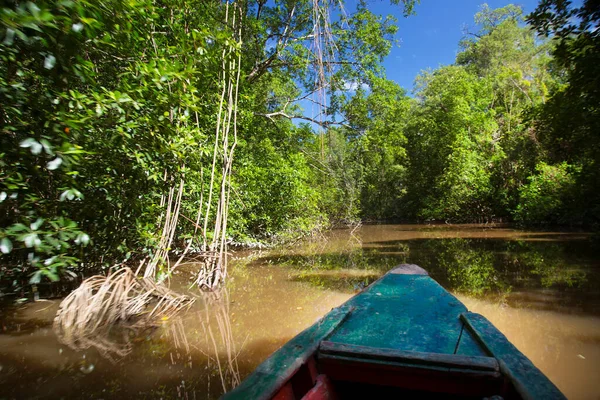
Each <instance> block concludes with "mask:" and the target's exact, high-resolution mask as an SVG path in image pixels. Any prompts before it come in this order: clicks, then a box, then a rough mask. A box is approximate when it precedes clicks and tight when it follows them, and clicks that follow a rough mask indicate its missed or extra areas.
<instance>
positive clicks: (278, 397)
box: [273, 382, 296, 400]
mask: <svg viewBox="0 0 600 400" xmlns="http://www.w3.org/2000/svg"><path fill="white" fill-rule="evenodd" d="M295 399H296V396H294V389H293V388H292V384H291V383H290V382H288V383H286V384H285V385H283V387H282V388H281V389H279V391H278V392H277V393H276V394H275V396H273V400H295Z"/></svg>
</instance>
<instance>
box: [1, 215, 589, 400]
mask: <svg viewBox="0 0 600 400" xmlns="http://www.w3.org/2000/svg"><path fill="white" fill-rule="evenodd" d="M599 250H600V240H599V239H598V237H597V236H593V235H591V234H588V233H585V232H554V231H523V230H517V229H511V228H509V227H504V226H491V225H365V226H362V227H360V228H357V229H355V230H353V231H351V230H349V229H344V230H335V231H332V232H330V233H328V234H326V235H324V236H322V237H319V238H315V239H314V240H311V241H308V242H303V243H300V244H296V245H294V246H292V247H288V248H286V249H280V250H270V251H259V252H249V251H244V252H234V253H233V254H232V256H231V260H230V263H229V265H230V279H229V281H228V284H227V287H226V288H224V289H223V290H221V291H219V292H218V293H213V294H210V295H202V294H200V293H199V292H197V291H196V290H194V289H189V285H190V282H191V280H192V279H193V277H194V271H195V269H196V268H197V266H196V265H194V263H193V262H190V263H188V264H186V265H184V266H182V267H181V269H180V270H179V271H178V273H177V274H176V275H175V276H174V277H173V279H172V280H171V288H172V289H174V290H176V291H179V292H183V293H189V294H191V295H194V296H195V297H197V299H196V301H195V303H194V304H193V305H192V306H191V307H190V308H189V310H187V311H185V312H184V313H182V314H180V315H179V316H177V317H174V318H171V319H166V320H164V321H161V322H160V324H159V325H158V326H156V327H153V328H148V329H145V330H143V331H140V330H137V331H132V330H123V329H115V330H114V332H113V334H112V335H111V336H110V337H104V338H97V339H95V341H93V343H94V345H93V346H92V347H89V348H87V349H84V350H74V349H73V348H72V345H73V344H72V343H65V342H64V341H62V342H61V341H59V339H58V338H57V336H56V335H55V333H54V332H53V329H52V320H53V318H54V315H55V313H56V310H57V308H58V304H59V302H60V300H59V299H58V300H57V299H52V300H43V301H39V302H35V303H29V304H26V305H24V306H20V307H12V308H4V309H2V310H0V327H1V329H2V330H1V331H0V399H2V398H7V399H9V398H86V399H90V398H98V399H101V398H105V399H109V398H125V397H127V398H149V399H160V398H165V399H166V398H184V399H204V398H218V397H219V396H220V395H221V394H222V393H223V392H224V391H225V390H229V389H230V388H232V387H233V386H235V385H236V384H237V383H238V382H239V380H240V379H243V378H244V377H245V376H246V375H247V374H249V373H250V372H251V371H252V369H253V368H255V367H256V366H257V365H258V364H259V363H260V362H261V361H262V360H264V359H265V358H266V357H267V356H268V355H269V354H270V353H272V352H273V351H275V350H276V349H277V348H278V347H280V346H281V345H282V344H284V343H285V342H286V341H288V340H289V339H290V338H292V337H293V336H294V335H296V334H297V333H298V332H300V331H301V330H303V329H304V328H306V327H308V326H310V325H311V324H312V323H313V322H314V321H315V320H317V319H318V318H319V317H321V316H322V315H324V314H325V313H326V312H328V311H329V310H330V309H331V308H333V307H336V306H338V305H340V304H342V303H343V302H344V301H346V300H347V299H349V298H350V297H351V296H352V295H353V294H354V293H356V292H358V291H360V290H361V289H362V288H363V287H365V286H366V285H368V284H369V283H371V282H372V281H374V280H375V279H377V278H378V277H379V276H381V275H382V274H384V273H385V272H386V271H388V270H389V269H390V268H392V267H393V266H395V265H397V264H399V263H405V262H407V263H413V264H418V265H420V266H422V267H423V268H425V269H427V270H428V271H429V273H430V274H431V276H432V277H433V278H435V279H436V280H437V281H438V282H439V283H440V284H441V285H442V286H444V287H445V288H446V289H448V290H449V291H451V292H452V293H454V294H455V295H456V296H457V297H458V298H459V299H460V300H461V301H462V302H463V303H464V304H465V305H466V306H467V308H469V309H470V310H471V311H474V312H478V313H480V314H483V315H484V316H485V317H487V318H488V319H489V320H490V321H491V322H492V323H494V324H495V325H496V326H497V327H498V328H499V329H500V330H501V331H502V332H503V333H504V334H505V335H506V336H507V337H508V338H509V340H511V341H512V342H513V344H515V345H516V346H517V347H518V348H519V349H520V350H521V351H522V352H523V353H524V354H525V355H526V356H527V357H529V358H530V359H531V361H533V363H534V364H535V365H536V366H538V368H540V369H541V370H542V371H543V372H544V373H545V374H546V375H547V376H548V377H549V378H550V379H551V380H552V381H553V382H554V383H555V384H556V385H557V386H558V387H559V388H560V389H561V390H562V391H563V392H564V393H565V394H566V395H567V396H568V397H569V398H571V399H596V400H597V399H600V256H599V254H600V253H599Z"/></svg>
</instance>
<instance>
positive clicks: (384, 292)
mask: <svg viewBox="0 0 600 400" xmlns="http://www.w3.org/2000/svg"><path fill="white" fill-rule="evenodd" d="M347 304H349V305H351V306H353V307H355V310H354V312H353V313H352V315H350V316H349V317H348V319H347V320H346V321H345V322H344V324H343V325H341V326H340V327H339V328H338V329H337V330H336V331H335V332H334V333H333V334H332V335H331V337H330V338H328V340H330V341H332V342H336V343H346V344H352V345H357V346H369V347H383V348H392V349H397V350H408V351H420V352H427V353H442V354H454V352H455V350H456V348H457V343H458V340H459V336H460V333H461V328H462V324H461V321H460V319H459V316H460V314H461V313H463V312H466V311H467V309H466V307H465V306H464V305H463V304H462V303H461V302H460V301H458V300H457V299H456V298H455V297H454V296H452V295H451V294H450V293H448V292H447V291H446V290H445V289H444V288H442V287H441V286H440V285H439V284H438V283H437V282H436V281H434V280H433V279H431V278H430V277H429V276H425V275H398V274H386V275H385V276H384V277H382V278H381V279H380V280H378V281H377V282H375V283H374V284H373V285H371V286H370V287H369V288H367V290H365V291H364V292H363V293H361V294H360V295H358V296H355V297H354V298H352V299H351V300H349V301H348V303H347ZM478 355H481V354H478Z"/></svg>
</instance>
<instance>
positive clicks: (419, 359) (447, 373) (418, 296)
mask: <svg viewBox="0 0 600 400" xmlns="http://www.w3.org/2000/svg"><path fill="white" fill-rule="evenodd" d="M224 398H225V399H276V400H288V399H306V400H310V399H345V398H368V399H379V398H419V399H422V398H443V399H448V398H450V399H459V398H460V399H462V398H468V399H485V398H487V399H495V400H496V399H564V398H565V397H564V395H563V394H562V393H561V392H560V391H559V390H558V388H557V387H556V386H554V384H552V382H550V380H549V379H548V378H546V376H545V375H544V374H542V372H540V371H539V370H538V369H537V368H536V367H535V366H534V365H533V364H532V363H531V361H529V359H527V357H525V356H524V355H523V354H522V353H521V352H520V351H519V350H517V348H516V347H515V346H513V345H512V344H511V343H510V342H509V341H508V340H507V339H506V337H505V336H504V335H503V334H502V333H500V332H499V331H498V330H497V329H496V328H495V327H494V326H493V325H492V324H491V323H490V322H489V321H488V320H487V319H485V318H484V317H483V316H481V315H479V314H475V313H471V312H469V311H467V309H466V307H465V306H464V305H463V304H462V303H461V302H460V301H458V300H457V299H456V298H455V297H454V296H452V295H451V294H450V293H448V292H447V291H446V290H444V289H443V288H442V287H441V286H440V285H439V284H438V283H437V282H435V281H434V280H433V279H431V278H430V277H429V276H428V274H427V272H426V271H425V270H423V269H422V268H420V267H418V266H416V265H410V264H403V265H400V266H398V267H396V268H394V269H393V270H392V271H390V272H388V273H387V274H386V275H384V276H383V277H382V278H381V279H379V280H378V281H376V282H374V283H373V284H372V285H370V286H369V287H368V288H366V289H365V290H364V291H363V292H361V293H359V294H357V295H356V296H354V297H353V298H352V299H350V300H349V301H348V302H346V303H345V304H343V305H342V306H340V307H338V308H335V309H333V310H332V311H331V312H329V313H328V314H327V315H325V316H324V317H323V318H322V319H321V320H319V321H318V322H317V323H315V324H314V325H313V326H311V327H310V328H308V329H306V330H305V331H303V332H302V333H300V334H299V335H298V336H296V337H295V338H293V339H292V340H290V341H289V342H288V343H287V344H285V345H284V346H283V347H282V348H280V349H279V350H278V351H276V352H275V353H273V354H272V355H271V356H270V357H269V358H268V359H267V360H265V361H264V362H263V363H262V364H261V365H259V366H258V368H256V370H255V371H254V372H253V373H252V374H251V375H250V376H248V377H247V378H246V379H245V380H244V381H243V382H242V383H241V385H239V386H238V387H237V388H236V389H234V390H233V391H231V392H229V393H227V394H225V395H224Z"/></svg>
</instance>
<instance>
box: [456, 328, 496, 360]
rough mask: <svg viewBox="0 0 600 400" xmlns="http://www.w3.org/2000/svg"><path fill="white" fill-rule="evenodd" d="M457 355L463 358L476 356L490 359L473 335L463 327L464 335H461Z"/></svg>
mask: <svg viewBox="0 0 600 400" xmlns="http://www.w3.org/2000/svg"><path fill="white" fill-rule="evenodd" d="M456 354H459V355H462V356H475V357H486V356H487V357H489V356H490V354H489V353H487V352H486V351H485V350H484V349H483V348H482V347H481V346H480V345H479V342H478V341H477V340H475V338H474V337H473V333H472V332H471V331H469V330H468V329H465V328H464V326H463V332H462V335H460V341H459V343H458V347H457V349H456Z"/></svg>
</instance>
